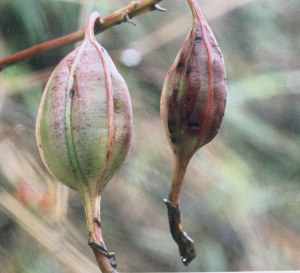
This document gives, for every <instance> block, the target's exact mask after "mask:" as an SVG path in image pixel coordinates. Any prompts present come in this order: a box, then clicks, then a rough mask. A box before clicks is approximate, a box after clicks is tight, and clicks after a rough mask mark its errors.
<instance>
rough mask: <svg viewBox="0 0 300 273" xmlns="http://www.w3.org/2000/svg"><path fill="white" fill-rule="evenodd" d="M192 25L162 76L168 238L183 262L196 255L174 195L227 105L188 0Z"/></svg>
mask: <svg viewBox="0 0 300 273" xmlns="http://www.w3.org/2000/svg"><path fill="white" fill-rule="evenodd" d="M187 1H188V3H189V5H190V8H191V10H192V13H193V24H192V28H191V31H190V32H189V34H188V36H187V38H186V40H185V41H184V44H183V46H182V47H181V49H180V51H179V53H178V55H177V57H176V59H175V62H174V63H173V65H172V67H171V69H170V71H169V72H168V75H167V77H166V80H165V83H164V87H163V92H162V96H161V117H162V120H163V125H164V128H165V132H166V135H167V139H168V141H169V143H170V146H171V148H172V150H173V155H174V172H173V180H172V184H171V189H170V193H169V197H168V199H165V200H164V201H165V203H166V204H167V207H168V215H169V224H170V230H171V233H172V236H173V238H174V240H175V241H176V243H177V244H178V246H179V251H180V255H181V259H182V262H183V263H184V264H185V265H188V264H189V263H190V262H191V261H192V260H193V259H194V258H195V256H196V253H195V249H194V243H193V240H192V239H191V238H190V237H188V235H187V234H186V232H184V231H183V229H182V224H181V221H180V211H179V196H180V191H181V186H182V183H183V179H184V176H185V172H186V168H187V166H188V163H189V161H190V159H191V158H192V156H193V155H194V154H195V152H196V151H197V150H199V149H200V148H201V147H202V146H204V145H205V144H207V143H208V142H210V141H211V140H212V139H213V138H214V137H215V136H216V135H217V133H218V130H219V128H220V125H221V122H222V120H223V117H224V112H225V106H226V85H227V84H226V70H225V64H224V60H223V56H222V53H221V51H220V48H219V47H218V45H217V42H216V39H215V37H214V34H213V32H212V31H211V29H210V27H209V26H208V24H207V22H206V21H205V19H204V17H203V15H202V13H201V10H200V8H199V6H198V4H197V2H196V0H187Z"/></svg>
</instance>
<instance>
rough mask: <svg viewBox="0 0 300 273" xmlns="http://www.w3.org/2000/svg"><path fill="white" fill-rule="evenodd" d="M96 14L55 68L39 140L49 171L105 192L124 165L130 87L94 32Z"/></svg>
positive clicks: (42, 107)
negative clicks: (79, 41)
mask: <svg viewBox="0 0 300 273" xmlns="http://www.w3.org/2000/svg"><path fill="white" fill-rule="evenodd" d="M98 17H99V15H98V13H93V15H92V16H91V17H90V19H89V23H88V26H87V32H86V37H85V40H84V42H83V44H82V45H81V46H80V47H79V48H77V49H75V50H74V51H73V52H71V53H70V54H69V55H67V56H66V57H65V58H64V59H63V60H62V61H61V62H60V63H59V64H58V66H57V67H56V69H55V70H54V72H53V73H52V75H51V77H50V79H49V81H48V83H47V86H46V88H45V91H44V94H43V98H42V102H41V105H40V109H39V113H38V119H37V126H36V129H37V142H38V147H39V151H40V154H41V156H42V159H43V161H44V163H45V165H46V167H47V168H48V169H49V171H50V172H51V173H52V174H53V175H54V176H55V177H56V178H57V179H58V180H59V181H60V182H62V183H63V184H65V185H66V186H68V187H70V188H73V189H75V190H76V191H78V192H80V191H81V189H82V188H84V189H88V190H89V191H90V192H94V191H97V193H101V192H102V191H103V189H104V187H105V186H106V184H107V183H108V181H109V180H110V178H111V177H112V176H113V175H114V174H115V172H117V171H118V170H119V168H120V167H121V165H122V164H123V162H124V160H125V158H126V156H127V154H128V152H129V149H130V145H131V139H132V108H131V102H130V97H129V92H128V89H127V86H126V83H125V81H124V79H123V78H122V76H121V75H120V74H119V72H118V71H117V69H116V67H115V65H114V64H113V62H112V60H111V58H110V57H109V55H108V53H107V52H106V51H105V49H104V48H103V47H102V46H101V45H99V44H98V43H97V41H96V39H95V37H94V33H93V29H94V23H95V20H96V19H97V18H98Z"/></svg>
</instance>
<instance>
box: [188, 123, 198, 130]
mask: <svg viewBox="0 0 300 273" xmlns="http://www.w3.org/2000/svg"><path fill="white" fill-rule="evenodd" d="M187 126H188V127H190V128H192V129H196V128H198V127H201V124H200V123H196V122H189V123H188V124H187Z"/></svg>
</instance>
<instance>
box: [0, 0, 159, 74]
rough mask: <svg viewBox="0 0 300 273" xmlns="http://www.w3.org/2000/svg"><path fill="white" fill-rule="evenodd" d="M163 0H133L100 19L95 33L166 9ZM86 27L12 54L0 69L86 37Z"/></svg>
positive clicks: (1, 63) (0, 62)
mask: <svg viewBox="0 0 300 273" xmlns="http://www.w3.org/2000/svg"><path fill="white" fill-rule="evenodd" d="M162 1H163V0H141V1H132V2H131V3H130V4H129V5H128V6H126V7H124V8H122V9H120V10H118V11H116V12H114V13H112V14H111V15H109V16H107V17H106V18H104V19H102V20H100V23H99V24H98V25H97V27H96V28H95V34H98V33H100V32H103V31H105V30H106V29H108V28H110V27H112V26H115V25H117V24H120V23H122V22H126V21H129V20H130V19H131V18H133V17H136V16H138V15H141V14H143V13H147V12H150V11H153V10H160V11H164V9H162V8H161V7H159V6H158V3H160V2H162ZM84 35H85V28H83V29H81V30H78V31H76V32H73V33H71V34H68V35H66V36H63V37H60V38H57V39H54V40H51V41H47V42H44V43H41V44H39V45H36V46H33V47H30V48H28V49H25V50H22V51H20V52H17V53H15V54H13V55H11V56H8V57H6V58H4V59H2V60H0V71H1V70H2V69H3V68H5V67H7V66H9V65H11V64H14V63H17V62H19V61H23V60H28V59H30V58H32V57H34V56H37V55H40V54H42V53H45V52H48V51H51V50H54V49H58V48H61V47H64V46H67V45H70V44H73V43H76V42H78V41H81V40H83V39H84Z"/></svg>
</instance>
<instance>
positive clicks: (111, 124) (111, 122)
mask: <svg viewBox="0 0 300 273" xmlns="http://www.w3.org/2000/svg"><path fill="white" fill-rule="evenodd" d="M98 18H99V19H100V16H99V13H98V12H94V13H93V17H92V18H91V20H90V22H89V24H88V28H87V34H86V35H88V36H89V39H90V41H91V42H92V44H93V45H94V46H95V48H96V49H97V51H98V53H99V55H100V58H101V60H102V63H103V67H104V69H103V71H104V74H105V81H106V88H107V103H108V107H107V108H108V109H107V111H108V148H107V153H106V160H105V165H104V168H103V170H102V173H101V176H100V179H99V180H98V181H101V180H102V179H104V178H105V175H106V174H107V171H108V169H109V167H110V163H111V158H112V152H113V143H114V138H115V117H114V99H113V89H112V80H111V73H110V71H109V67H108V63H107V61H106V58H105V56H104V54H103V51H102V50H101V49H103V48H102V46H101V45H100V47H101V49H99V46H98V45H97V44H98V42H97V41H96V38H95V35H94V25H95V22H96V20H97V19H98ZM100 184H101V183H97V185H100ZM99 190H100V189H99V188H98V189H97V192H99Z"/></svg>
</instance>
